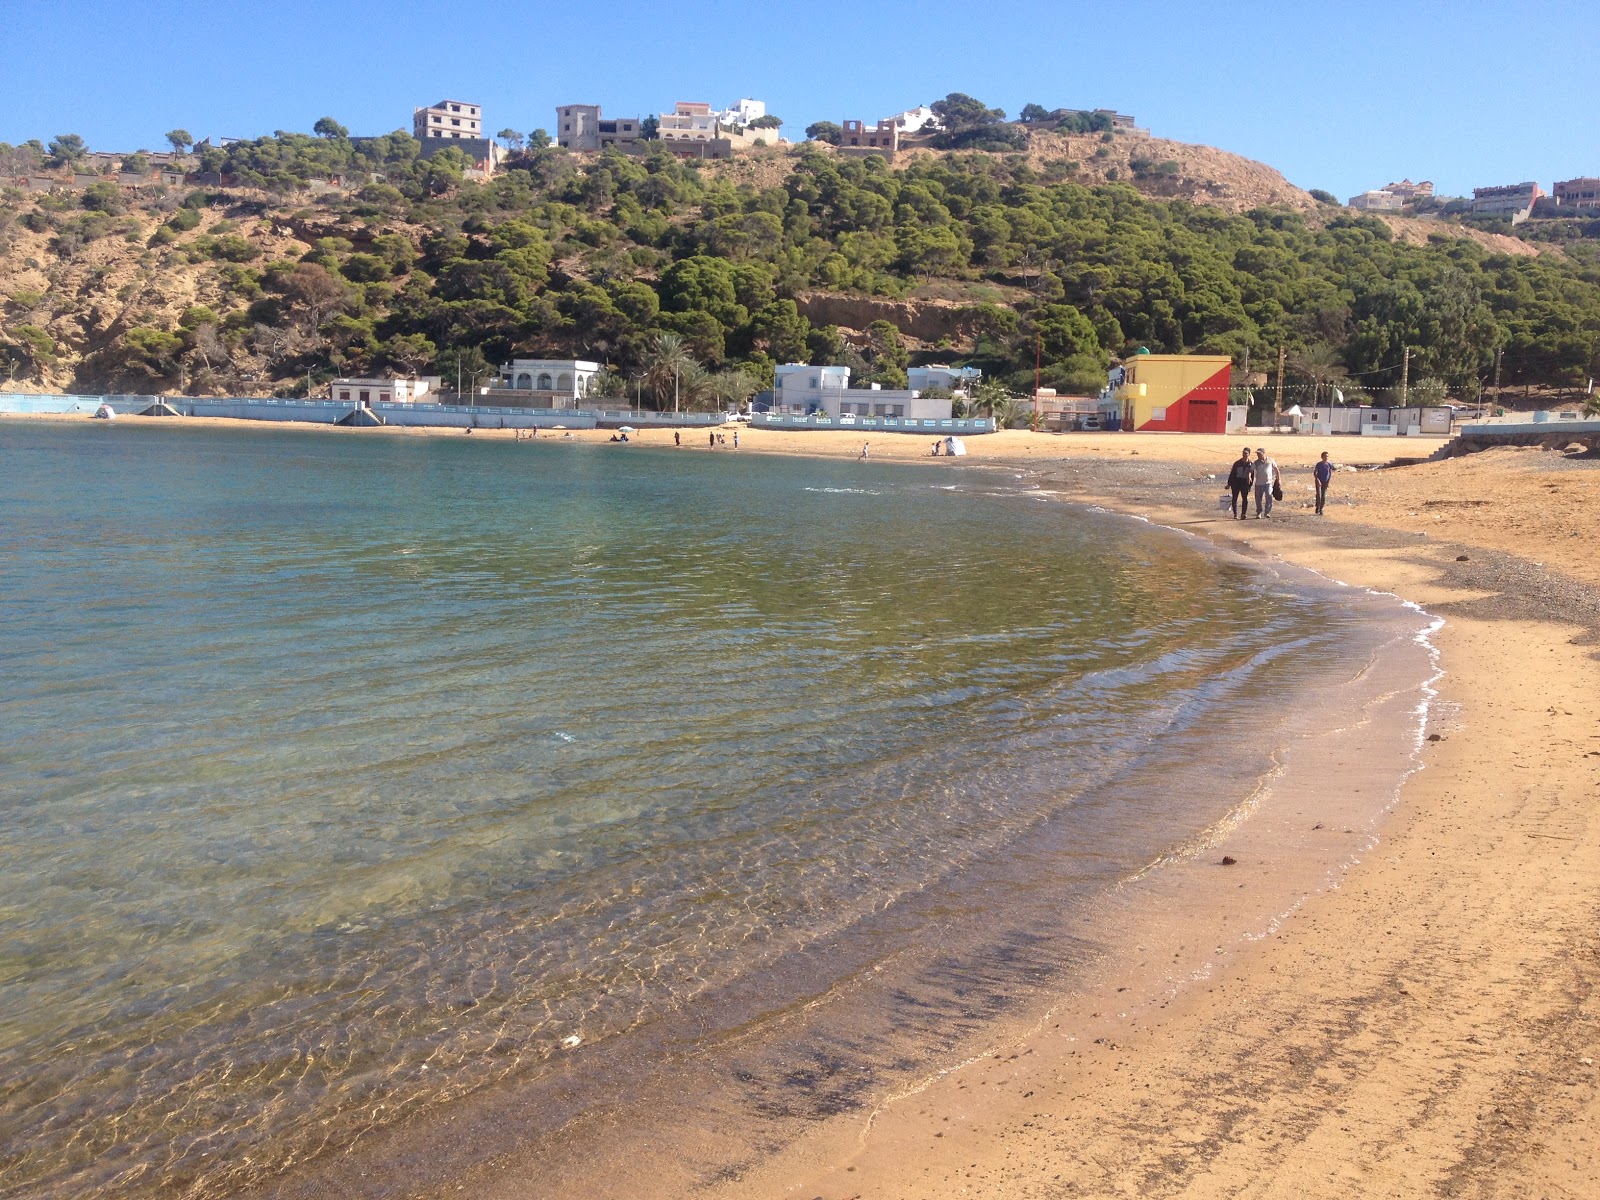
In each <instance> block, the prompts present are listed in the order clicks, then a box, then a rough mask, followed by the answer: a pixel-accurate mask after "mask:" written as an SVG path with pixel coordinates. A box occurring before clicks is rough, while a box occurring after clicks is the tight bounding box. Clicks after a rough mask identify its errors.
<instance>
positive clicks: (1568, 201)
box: [1551, 177, 1600, 209]
mask: <svg viewBox="0 0 1600 1200" xmlns="http://www.w3.org/2000/svg"><path fill="white" fill-rule="evenodd" d="M1551 191H1552V192H1554V194H1555V200H1556V204H1557V205H1558V206H1559V207H1560V208H1563V209H1596V208H1600V179H1594V178H1590V177H1584V178H1582V179H1563V180H1561V181H1560V182H1559V183H1557V184H1556V185H1555V187H1554V188H1552V189H1551Z"/></svg>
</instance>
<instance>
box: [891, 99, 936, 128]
mask: <svg viewBox="0 0 1600 1200" xmlns="http://www.w3.org/2000/svg"><path fill="white" fill-rule="evenodd" d="M883 119H884V120H885V121H893V122H894V123H895V124H896V125H898V126H899V127H900V132H901V133H916V132H917V131H918V130H919V129H923V128H927V127H929V126H931V127H932V128H934V129H937V128H938V127H939V118H938V117H936V116H934V115H933V109H931V108H929V107H928V106H927V105H926V104H919V105H918V106H917V107H916V108H908V109H906V111H905V112H903V113H895V115H894V116H892V117H885V118H883Z"/></svg>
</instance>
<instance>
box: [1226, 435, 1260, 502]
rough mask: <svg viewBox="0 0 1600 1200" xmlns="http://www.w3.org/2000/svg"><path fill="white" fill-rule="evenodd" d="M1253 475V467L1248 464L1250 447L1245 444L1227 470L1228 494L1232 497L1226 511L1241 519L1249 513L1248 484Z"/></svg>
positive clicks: (1254, 472)
mask: <svg viewBox="0 0 1600 1200" xmlns="http://www.w3.org/2000/svg"><path fill="white" fill-rule="evenodd" d="M1255 477H1256V471H1255V468H1254V467H1253V466H1251V465H1250V447H1249V446H1246V447H1245V448H1244V449H1243V450H1241V451H1239V457H1238V459H1237V460H1236V461H1235V462H1234V464H1233V469H1232V470H1231V471H1229V472H1228V495H1229V496H1230V497H1232V499H1231V501H1230V504H1229V510H1228V511H1230V512H1231V513H1233V515H1234V516H1235V517H1236V518H1238V519H1239V520H1241V521H1242V520H1244V519H1245V518H1246V517H1248V516H1249V515H1250V485H1251V483H1253V482H1254V481H1255Z"/></svg>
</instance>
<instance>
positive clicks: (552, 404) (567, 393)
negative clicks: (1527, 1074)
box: [488, 358, 602, 408]
mask: <svg viewBox="0 0 1600 1200" xmlns="http://www.w3.org/2000/svg"><path fill="white" fill-rule="evenodd" d="M601 370H602V367H601V365H600V364H599V363H597V362H587V361H585V360H584V359H581V358H514V359H512V360H511V361H510V362H508V363H504V364H503V365H502V366H501V367H500V376H499V378H498V379H497V380H496V381H495V384H494V386H493V387H492V388H490V389H489V390H488V395H490V396H492V397H493V399H492V400H491V401H490V403H493V404H502V405H510V406H518V407H526V408H581V407H582V406H583V403H584V400H585V398H586V397H587V396H588V395H589V384H590V382H591V381H592V380H593V379H594V377H595V376H596V375H598V374H599V373H600V371H601Z"/></svg>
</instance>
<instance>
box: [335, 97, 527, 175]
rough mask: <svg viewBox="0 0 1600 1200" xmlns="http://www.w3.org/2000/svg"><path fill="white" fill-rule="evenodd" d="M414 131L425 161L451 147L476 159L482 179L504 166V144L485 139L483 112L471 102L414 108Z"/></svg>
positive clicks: (473, 169) (474, 165)
mask: <svg viewBox="0 0 1600 1200" xmlns="http://www.w3.org/2000/svg"><path fill="white" fill-rule="evenodd" d="M411 132H412V134H413V135H414V136H415V137H416V139H417V140H418V141H419V142H421V143H422V157H423V158H432V157H433V156H434V155H435V154H437V153H438V152H439V151H440V150H443V149H444V148H445V147H446V146H450V147H452V148H454V149H456V150H459V151H461V152H462V153H463V154H465V155H466V156H467V157H468V158H469V159H471V160H472V167H471V168H470V171H471V172H473V173H474V174H475V176H476V177H477V178H479V179H487V178H489V177H490V176H491V175H493V174H494V172H495V168H496V167H498V166H499V165H500V158H501V150H500V143H499V142H497V141H495V140H494V139H493V138H487V137H484V136H483V109H481V108H479V107H478V106H477V105H476V104H472V103H470V102H469V101H466V100H441V101H439V103H437V104H430V105H429V106H428V107H427V108H415V109H412V110H411ZM354 140H356V141H363V140H367V139H362V138H357V139H354Z"/></svg>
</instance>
